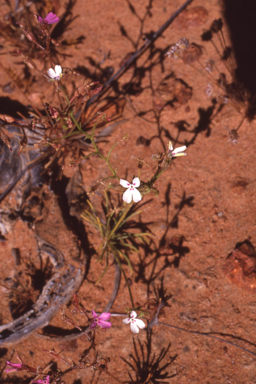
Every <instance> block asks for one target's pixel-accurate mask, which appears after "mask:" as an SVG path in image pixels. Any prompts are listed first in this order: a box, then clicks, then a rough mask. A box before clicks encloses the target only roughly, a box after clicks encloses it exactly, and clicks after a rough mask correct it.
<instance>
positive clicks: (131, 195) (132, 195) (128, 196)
mask: <svg viewBox="0 0 256 384" xmlns="http://www.w3.org/2000/svg"><path fill="white" fill-rule="evenodd" d="M120 184H121V185H122V187H124V188H127V191H125V193H124V194H123V200H124V201H125V202H126V203H127V204H129V203H131V201H132V200H133V201H134V202H135V203H138V202H139V201H141V199H142V197H141V193H140V192H139V191H138V190H137V189H136V188H138V187H139V186H140V179H139V178H138V177H135V178H134V179H133V181H132V183H131V184H130V183H128V181H127V180H123V179H120Z"/></svg>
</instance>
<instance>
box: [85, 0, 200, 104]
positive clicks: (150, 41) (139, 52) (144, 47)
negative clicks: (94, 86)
mask: <svg viewBox="0 0 256 384" xmlns="http://www.w3.org/2000/svg"><path fill="white" fill-rule="evenodd" d="M192 1H193V0H187V1H186V2H185V3H184V4H183V5H182V6H181V7H180V8H179V9H178V10H177V11H176V12H174V14H173V15H172V16H171V17H170V18H169V19H168V20H167V21H166V22H165V23H164V24H163V25H162V26H161V27H160V28H159V29H158V31H156V32H155V33H154V34H153V35H152V36H151V37H150V38H148V39H146V41H145V43H144V44H143V45H142V47H140V48H139V49H138V50H137V51H136V52H135V53H134V54H133V55H132V57H131V58H130V59H129V60H128V61H127V62H126V63H125V64H124V65H123V66H122V67H121V68H120V69H119V71H117V72H116V73H115V74H114V75H113V76H112V77H111V78H110V79H109V80H108V81H107V82H106V83H105V84H104V85H103V87H102V89H101V92H100V93H99V94H97V95H95V96H93V97H92V98H91V99H90V100H88V102H87V104H86V107H85V108H88V107H89V105H91V104H92V103H93V102H94V101H95V100H96V99H97V98H98V97H101V96H102V95H103V94H104V93H105V92H106V90H107V88H108V87H109V85H110V84H111V83H113V81H115V80H117V79H118V78H119V77H120V76H121V75H122V74H123V72H124V71H126V70H127V69H128V68H129V67H130V65H131V64H132V63H133V62H134V61H135V60H136V59H137V58H139V57H140V56H141V55H142V54H143V53H144V52H145V51H146V50H147V48H148V47H149V46H150V45H151V44H153V42H154V41H155V40H156V39H157V38H158V37H160V36H161V34H162V33H163V32H164V31H165V30H166V28H168V27H169V25H170V24H171V23H172V22H173V21H174V20H175V19H176V17H177V16H178V15H179V14H180V13H181V12H182V11H183V10H184V9H185V8H186V7H187V6H188V5H189V4H190V3H192Z"/></svg>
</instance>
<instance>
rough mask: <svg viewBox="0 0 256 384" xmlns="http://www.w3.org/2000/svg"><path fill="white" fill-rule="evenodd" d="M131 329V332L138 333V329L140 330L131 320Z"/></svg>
mask: <svg viewBox="0 0 256 384" xmlns="http://www.w3.org/2000/svg"><path fill="white" fill-rule="evenodd" d="M131 331H132V332H133V333H139V331H140V330H139V328H138V327H137V324H136V323H135V322H131Z"/></svg>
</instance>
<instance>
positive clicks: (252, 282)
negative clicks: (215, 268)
mask: <svg viewBox="0 0 256 384" xmlns="http://www.w3.org/2000/svg"><path fill="white" fill-rule="evenodd" d="M223 272H224V274H225V276H226V277H227V279H228V280H229V281H230V282H231V283H233V284H236V285H237V286H238V287H240V288H243V289H245V290H247V291H256V252H255V249H254V247H253V246H252V244H251V243H250V242H249V241H248V240H246V241H244V242H243V243H242V244H241V243H240V245H239V246H238V247H237V248H236V249H234V251H233V252H232V254H231V255H230V256H229V257H228V259H227V261H226V263H225V264H224V267H223Z"/></svg>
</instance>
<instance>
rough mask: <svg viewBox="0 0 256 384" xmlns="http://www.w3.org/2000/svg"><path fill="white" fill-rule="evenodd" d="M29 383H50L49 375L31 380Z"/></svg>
mask: <svg viewBox="0 0 256 384" xmlns="http://www.w3.org/2000/svg"><path fill="white" fill-rule="evenodd" d="M31 383H35V384H50V376H49V375H48V376H46V378H45V379H43V380H32V381H31Z"/></svg>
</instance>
